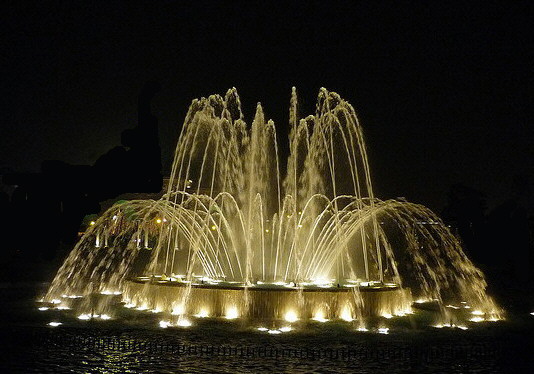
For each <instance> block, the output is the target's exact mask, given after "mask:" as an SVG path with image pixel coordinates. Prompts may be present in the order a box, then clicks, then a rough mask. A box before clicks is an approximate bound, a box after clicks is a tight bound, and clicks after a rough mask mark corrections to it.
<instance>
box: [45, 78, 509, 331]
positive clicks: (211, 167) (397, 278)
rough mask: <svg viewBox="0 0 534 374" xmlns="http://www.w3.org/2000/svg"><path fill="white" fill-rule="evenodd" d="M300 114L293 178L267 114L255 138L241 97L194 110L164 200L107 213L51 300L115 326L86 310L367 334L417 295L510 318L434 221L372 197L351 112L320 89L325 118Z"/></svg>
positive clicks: (425, 212)
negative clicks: (115, 298)
mask: <svg viewBox="0 0 534 374" xmlns="http://www.w3.org/2000/svg"><path fill="white" fill-rule="evenodd" d="M297 102H298V101H297V94H296V90H295V89H294V88H293V90H292V95H291V101H290V126H291V129H290V134H289V145H290V154H289V157H288V160H287V173H286V175H285V176H282V175H281V173H280V167H279V154H278V144H277V137H276V128H275V126H274V123H273V122H272V121H270V120H269V121H267V120H266V119H265V116H264V113H263V109H262V107H261V105H260V104H258V106H257V109H256V114H255V116H254V120H253V121H252V125H251V126H248V125H247V124H246V123H245V122H244V118H243V114H242V111H241V104H240V99H239V96H238V95H237V91H236V89H235V88H234V89H230V90H229V91H228V92H227V93H226V95H225V96H224V97H222V96H219V95H212V96H210V97H208V98H201V99H198V100H194V101H193V102H192V104H191V106H190V108H189V111H188V113H187V116H186V118H185V121H184V125H183V127H182V131H181V134H180V138H179V141H178V145H177V147H176V151H175V156H174V163H173V165H172V171H171V177H170V183H169V185H168V189H167V191H166V193H165V195H164V196H163V197H162V198H161V199H160V200H157V201H154V200H135V201H129V202H125V203H121V204H118V205H115V206H113V207H112V208H110V209H109V210H108V211H106V212H105V213H104V214H103V215H102V216H101V217H100V218H99V219H98V220H97V221H96V222H95V223H94V224H92V225H91V226H90V227H89V228H88V230H87V232H86V234H85V235H84V236H83V237H82V239H81V240H80V242H79V243H78V244H77V245H76V247H75V248H74V249H73V251H72V252H71V254H70V255H69V257H68V258H67V259H66V261H65V262H64V264H63V266H62V267H61V268H60V270H59V271H58V273H57V275H56V277H55V278H54V280H53V282H52V284H51V286H50V288H49V290H48V292H47V294H46V296H45V298H44V299H45V300H48V301H50V300H54V299H60V300H62V301H61V302H62V305H63V304H64V305H65V306H71V305H73V303H74V301H73V299H70V298H68V297H66V298H61V295H83V296H85V297H84V298H83V301H82V302H77V308H78V309H84V310H85V312H87V311H91V315H92V314H93V311H94V313H97V314H103V313H107V314H109V313H110V311H109V302H108V301H109V298H106V297H100V298H95V297H94V296H93V297H89V296H90V295H94V294H95V293H101V294H108V295H113V294H118V293H122V296H121V297H122V300H123V301H124V302H125V303H127V305H128V306H134V305H135V306H136V307H137V308H138V309H143V310H144V309H147V310H148V309H151V310H156V311H162V312H164V313H167V314H169V315H175V316H176V317H175V318H178V319H177V320H176V321H175V322H174V325H180V326H186V325H189V324H190V322H189V320H188V319H186V317H185V316H195V315H196V316H201V317H202V318H204V317H208V316H209V317H225V318H227V319H235V318H240V317H246V318H250V319H274V320H278V319H280V320H282V319H286V320H287V321H289V322H296V321H298V320H309V319H315V320H317V321H326V320H330V319H342V320H345V321H353V320H355V321H357V323H359V326H360V327H359V328H360V329H365V327H364V325H363V322H362V321H363V318H364V317H365V316H368V315H382V316H393V315H405V314H406V313H409V312H411V305H412V294H416V295H417V296H418V297H420V298H423V299H428V300H436V301H437V302H438V304H439V305H442V306H443V305H445V304H444V302H445V301H447V302H451V301H450V300H453V302H460V301H464V302H465V301H467V302H468V303H469V305H471V306H472V307H473V308H476V309H477V310H482V311H484V314H485V315H487V316H490V317H491V318H497V319H498V318H501V314H502V311H501V310H500V309H499V308H498V307H497V306H496V305H495V303H494V302H493V300H492V299H491V298H490V297H488V296H487V295H486V293H485V289H486V282H485V280H484V276H483V274H482V273H481V271H480V270H478V269H477V268H476V267H475V266H474V265H473V264H472V263H471V261H470V260H469V259H468V258H467V257H466V255H465V253H464V252H463V250H462V248H461V245H460V243H459V241H458V240H457V239H456V238H455V237H454V235H452V234H451V232H450V231H449V229H448V228H447V227H446V226H445V225H444V224H443V222H442V221H441V220H440V219H439V218H438V217H437V216H436V215H435V214H434V213H433V212H432V211H430V210H429V209H428V208H426V207H424V206H422V205H418V204H413V203H408V202H404V201H398V200H386V201H382V200H379V199H377V198H376V197H375V196H374V194H373V187H372V182H371V176H370V175H371V173H370V168H369V163H368V158H367V152H366V146H365V141H364V138H363V131H362V128H361V126H360V124H359V121H358V118H357V116H356V113H355V111H354V109H353V107H352V106H351V105H350V104H349V103H348V102H346V101H344V100H343V99H342V98H341V97H340V96H339V95H337V94H336V93H333V92H329V91H327V90H326V89H324V88H323V89H321V90H320V92H319V97H318V101H317V106H316V113H315V115H310V116H307V117H305V118H303V119H299V118H298V116H297V112H298V110H297V109H298V108H297ZM454 299H456V300H454ZM442 309H444V308H442ZM444 310H445V309H444ZM180 321H181V322H180ZM184 321H187V323H186V322H184ZM163 322H164V325H165V326H166V327H167V326H170V325H172V324H173V322H167V321H163Z"/></svg>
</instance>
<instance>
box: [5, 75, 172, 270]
mask: <svg viewBox="0 0 534 374" xmlns="http://www.w3.org/2000/svg"><path fill="white" fill-rule="evenodd" d="M158 91H159V84H157V83H155V82H149V83H147V84H145V86H144V87H143V89H142V90H141V93H140V95H139V101H138V123H137V126H136V127H135V128H133V129H127V130H124V131H123V132H122V134H121V143H122V144H121V145H119V146H116V147H114V148H113V149H111V150H109V151H108V152H107V153H105V154H103V155H101V156H100V157H99V158H98V160H97V161H96V162H95V164H94V165H70V164H67V163H65V162H62V161H44V162H43V163H42V166H41V172H40V173H14V172H9V171H7V172H3V173H2V174H3V175H2V177H3V178H2V183H3V185H4V186H3V187H4V189H10V190H11V191H10V192H11V193H10V194H8V193H7V192H6V191H5V190H2V191H0V212H1V213H0V220H1V229H0V235H1V237H2V241H3V243H2V244H1V249H2V257H4V258H7V259H11V258H13V257H15V258H22V259H25V258H26V259H28V258H30V256H31V258H32V259H33V260H42V259H45V260H51V259H53V258H54V257H55V256H56V252H57V250H58V248H59V247H60V246H61V245H62V244H64V245H66V246H72V245H73V244H74V243H75V242H76V240H77V234H78V231H79V229H80V225H81V223H82V219H83V218H84V217H85V216H86V215H89V214H96V213H98V212H99V211H100V210H101V206H100V203H101V202H103V201H106V200H108V199H113V198H116V197H117V196H119V195H120V194H124V193H131V192H135V193H149V192H160V191H161V188H162V174H161V150H160V146H159V137H158V119H157V118H156V117H155V116H154V115H153V114H152V112H151V101H152V98H153V97H154V96H155V95H156V93H157V92H158ZM65 141H68V139H65ZM10 195H11V196H10Z"/></svg>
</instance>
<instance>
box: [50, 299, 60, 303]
mask: <svg viewBox="0 0 534 374" xmlns="http://www.w3.org/2000/svg"><path fill="white" fill-rule="evenodd" d="M51 303H52V304H61V300H59V299H54V300H52V301H51Z"/></svg>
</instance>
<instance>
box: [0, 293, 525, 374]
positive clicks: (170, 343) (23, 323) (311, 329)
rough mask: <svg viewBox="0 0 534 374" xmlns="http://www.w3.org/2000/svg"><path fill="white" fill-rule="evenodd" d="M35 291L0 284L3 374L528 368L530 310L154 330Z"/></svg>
mask: <svg viewBox="0 0 534 374" xmlns="http://www.w3.org/2000/svg"><path fill="white" fill-rule="evenodd" d="M35 294H36V287H34V286H28V287H22V286H21V285H18V286H14V285H4V287H3V288H0V295H1V297H2V307H1V311H0V318H1V322H0V336H1V344H0V357H1V360H0V369H1V370H0V373H391V374H394V373H426V372H428V373H532V372H534V369H533V368H534V366H533V357H534V352H533V351H532V349H533V342H534V316H531V315H529V314H528V313H522V314H517V315H512V316H509V318H508V319H507V320H506V321H504V322H497V323H485V324H477V325H475V324H472V325H469V327H470V328H469V329H468V330H466V331H462V330H458V329H454V330H451V329H435V328H432V327H429V326H428V325H429V324H431V316H429V315H427V314H426V313H425V312H416V314H415V315H412V316H409V317H404V318H399V319H394V320H388V321H387V324H388V326H389V327H390V331H389V334H388V335H383V334H377V333H375V332H367V333H365V332H357V331H354V329H352V328H350V327H348V326H347V324H343V323H331V322H329V323H326V324H319V323H316V324H309V325H307V326H301V327H300V328H297V329H296V330H295V331H291V332H288V333H284V334H280V335H269V334H266V333H262V332H259V331H257V330H255V328H253V327H250V326H247V325H245V324H243V323H242V322H227V321H217V320H195V325H194V326H192V327H190V328H187V329H181V328H168V329H161V328H159V327H158V321H159V320H160V319H161V317H158V316H157V315H151V314H150V313H146V312H145V313H141V312H137V311H130V310H124V311H121V313H122V314H120V315H119V316H117V319H114V320H110V321H86V322H84V321H79V320H77V319H76V318H75V316H74V315H72V313H69V312H68V311H45V312H40V311H38V310H37V308H36V305H35V302H34V300H35ZM124 317H127V319H126V318H124ZM50 321H59V322H62V323H63V324H62V325H60V326H58V327H49V326H47V324H48V323H49V322H50ZM267 327H269V326H267Z"/></svg>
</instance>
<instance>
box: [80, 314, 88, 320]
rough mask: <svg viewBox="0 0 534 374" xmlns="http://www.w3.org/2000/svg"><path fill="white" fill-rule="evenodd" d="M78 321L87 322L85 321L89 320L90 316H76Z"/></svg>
mask: <svg viewBox="0 0 534 374" xmlns="http://www.w3.org/2000/svg"><path fill="white" fill-rule="evenodd" d="M78 319H81V320H82V321H87V320H90V319H91V315H90V314H80V315H79V316H78Z"/></svg>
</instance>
